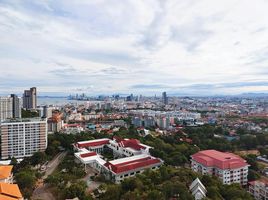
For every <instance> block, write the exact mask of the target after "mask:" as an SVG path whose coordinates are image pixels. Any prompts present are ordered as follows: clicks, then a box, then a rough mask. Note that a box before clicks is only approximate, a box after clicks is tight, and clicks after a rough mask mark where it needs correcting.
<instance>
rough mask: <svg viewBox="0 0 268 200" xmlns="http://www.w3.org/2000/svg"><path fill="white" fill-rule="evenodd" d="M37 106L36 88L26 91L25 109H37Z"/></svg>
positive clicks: (24, 96) (24, 98)
mask: <svg viewBox="0 0 268 200" xmlns="http://www.w3.org/2000/svg"><path fill="white" fill-rule="evenodd" d="M36 106H37V98H36V87H32V88H30V90H24V94H23V108H25V109H36Z"/></svg>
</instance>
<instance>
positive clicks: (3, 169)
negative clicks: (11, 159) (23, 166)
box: [0, 165, 13, 179]
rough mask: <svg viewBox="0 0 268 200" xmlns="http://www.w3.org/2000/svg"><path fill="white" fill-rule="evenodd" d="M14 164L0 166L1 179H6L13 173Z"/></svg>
mask: <svg viewBox="0 0 268 200" xmlns="http://www.w3.org/2000/svg"><path fill="white" fill-rule="evenodd" d="M12 168H13V166H12V165H7V166H6V165H2V166H0V179H6V178H8V177H9V176H10V175H11V171H12Z"/></svg>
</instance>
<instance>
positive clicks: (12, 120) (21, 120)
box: [1, 117, 47, 124]
mask: <svg viewBox="0 0 268 200" xmlns="http://www.w3.org/2000/svg"><path fill="white" fill-rule="evenodd" d="M46 120H47V119H46V118H41V117H33V118H14V119H6V120H4V121H2V122H1V124H6V123H7V124H8V123H22V122H42V121H44V122H45V121H46Z"/></svg>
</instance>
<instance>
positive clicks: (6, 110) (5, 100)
mask: <svg viewBox="0 0 268 200" xmlns="http://www.w3.org/2000/svg"><path fill="white" fill-rule="evenodd" d="M8 118H13V115H12V98H10V97H0V122H1V121H3V120H5V119H8Z"/></svg>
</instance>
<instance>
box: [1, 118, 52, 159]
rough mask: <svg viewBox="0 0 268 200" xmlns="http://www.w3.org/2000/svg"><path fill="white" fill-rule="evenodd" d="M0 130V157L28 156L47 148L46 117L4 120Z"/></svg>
mask: <svg viewBox="0 0 268 200" xmlns="http://www.w3.org/2000/svg"><path fill="white" fill-rule="evenodd" d="M0 131H1V159H7V158H9V157H15V158H23V157H28V156H31V155H33V153H35V152H38V151H41V152H43V151H45V150H46V148H47V120H46V118H28V119H27V118H25V119H10V120H6V121H3V122H2V123H1V125H0Z"/></svg>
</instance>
